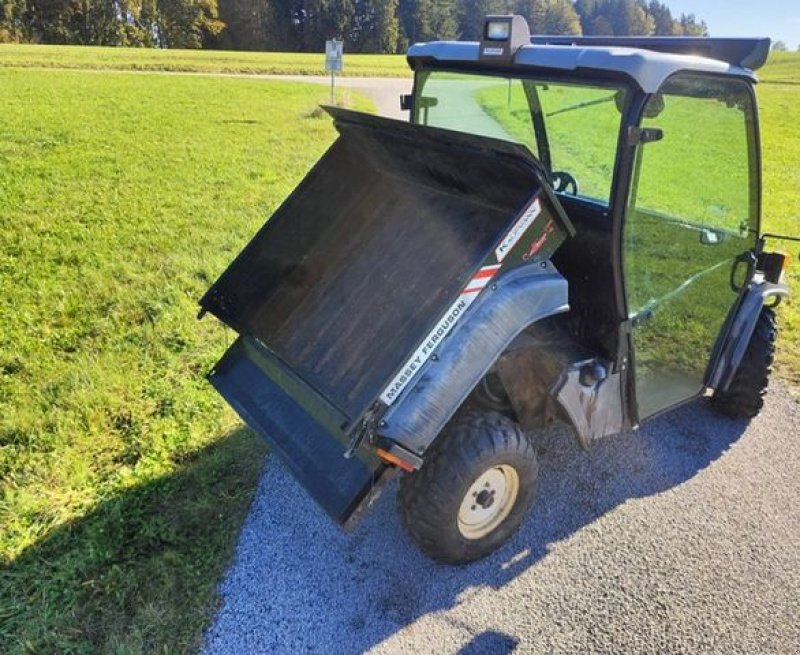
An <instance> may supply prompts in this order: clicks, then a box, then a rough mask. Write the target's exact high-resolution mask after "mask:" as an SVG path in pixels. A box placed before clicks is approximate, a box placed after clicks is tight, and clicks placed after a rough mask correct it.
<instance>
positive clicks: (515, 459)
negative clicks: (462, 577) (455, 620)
mask: <svg viewBox="0 0 800 655" xmlns="http://www.w3.org/2000/svg"><path fill="white" fill-rule="evenodd" d="M538 473H539V468H538V464H537V461H536V453H535V450H534V446H533V443H532V441H531V439H530V437H528V436H527V435H526V434H525V433H524V432H523V431H522V430H521V429H520V428H519V426H518V425H517V424H516V423H514V422H513V421H511V420H510V419H508V418H506V417H505V416H502V415H501V414H498V413H497V412H467V413H464V414H463V415H461V416H458V417H457V418H456V419H454V420H453V421H452V422H451V423H450V424H449V425H448V426H447V427H446V428H445V430H444V431H443V432H442V434H441V435H440V436H439V438H438V439H437V440H436V442H435V443H434V445H433V446H432V447H431V449H430V450H429V451H428V453H427V454H426V457H425V464H424V465H423V466H422V468H421V469H420V470H419V471H417V472H415V473H412V474H411V475H408V476H405V477H404V478H403V479H401V480H400V490H399V494H398V499H399V503H400V509H401V515H402V517H403V522H404V523H405V526H406V529H407V530H408V532H409V534H410V535H411V537H412V538H413V539H414V541H415V542H416V544H417V545H418V546H419V548H420V550H422V551H423V552H424V553H425V554H426V555H428V556H429V557H431V558H433V559H435V560H437V561H439V562H443V563H447V564H465V563H467V562H472V561H474V560H477V559H480V558H482V557H485V556H486V555H488V554H489V553H491V552H493V551H494V550H496V549H497V548H499V547H500V546H501V545H502V544H503V543H504V542H505V541H506V540H507V539H508V538H509V537H511V535H513V534H514V532H516V530H517V528H519V526H520V524H521V523H522V521H523V520H524V518H525V517H526V516H527V514H528V511H529V510H530V508H531V506H532V505H533V502H534V500H535V497H536V485H537V480H538Z"/></svg>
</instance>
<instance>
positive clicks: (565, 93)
mask: <svg viewBox="0 0 800 655" xmlns="http://www.w3.org/2000/svg"><path fill="white" fill-rule="evenodd" d="M539 97H540V98H541V102H542V110H543V111H544V117H545V122H546V124H547V139H548V142H549V144H550V157H551V160H552V166H553V171H563V172H565V173H568V174H569V175H570V176H571V177H572V178H574V179H575V181H576V183H577V187H578V188H577V190H578V195H580V196H583V197H584V198H591V199H592V200H599V201H600V202H602V203H604V204H608V202H609V198H610V197H611V182H612V179H613V177H614V163H615V161H616V156H617V139H618V138H619V125H620V119H621V117H622V111H621V109H622V107H624V103H625V92H624V91H623V90H621V89H616V88H606V87H591V86H578V85H565V84H549V85H542V87H541V89H540V92H539Z"/></svg>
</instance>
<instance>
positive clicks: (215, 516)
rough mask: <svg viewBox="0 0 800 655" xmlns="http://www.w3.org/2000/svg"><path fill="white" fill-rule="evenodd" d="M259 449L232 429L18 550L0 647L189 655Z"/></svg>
mask: <svg viewBox="0 0 800 655" xmlns="http://www.w3.org/2000/svg"><path fill="white" fill-rule="evenodd" d="M265 452H266V449H265V447H264V446H263V444H262V442H261V441H260V439H258V437H256V436H255V435H254V434H253V433H251V432H249V431H247V430H244V429H238V430H235V431H234V432H232V433H230V434H228V435H226V436H224V437H221V438H220V439H218V440H217V441H215V442H214V443H213V444H212V445H210V446H208V447H206V448H204V449H203V450H200V451H198V452H197V453H194V454H193V455H192V456H191V457H188V458H186V460H185V461H183V462H181V468H180V470H179V471H178V472H177V473H175V474H174V475H170V476H165V477H163V478H159V479H156V480H154V481H152V482H149V483H146V484H142V485H139V486H136V487H133V488H131V489H129V490H127V491H125V492H124V493H121V494H120V495H118V496H115V497H112V498H109V499H107V500H105V501H103V502H101V503H100V504H99V505H98V506H97V507H96V508H95V509H94V510H93V511H92V512H91V513H89V514H87V515H85V516H83V517H81V518H79V519H76V520H74V521H72V522H70V523H67V524H65V525H63V526H61V527H59V528H57V529H56V530H54V531H53V532H51V533H50V534H48V535H47V536H46V537H45V538H44V539H42V540H40V541H39V542H38V543H36V544H35V545H33V546H31V547H29V548H28V549H27V550H25V551H24V552H23V553H22V554H21V555H20V556H19V557H18V558H16V559H15V560H14V561H12V562H11V563H10V564H9V565H8V566H7V567H6V568H5V570H3V571H2V573H0V608H1V609H0V652H3V653H12V652H37V653H46V652H49V653H56V652H58V653H66V652H91V653H98V652H123V653H137V652H170V653H174V652H194V651H195V650H196V649H197V646H198V644H199V638H200V636H201V634H202V630H203V628H204V627H205V626H206V625H207V623H208V621H209V620H210V618H211V617H212V615H213V612H214V610H215V609H216V608H215V601H216V586H217V583H218V580H219V577H220V576H221V574H222V572H223V570H224V567H225V566H226V565H227V563H228V562H229V561H230V556H231V553H232V551H233V547H234V545H235V542H236V538H237V536H238V534H239V528H240V527H241V522H242V520H243V518H244V516H245V513H246V511H247V507H248V506H249V504H250V500H251V498H252V494H253V490H254V488H255V485H256V483H257V480H258V475H259V473H260V471H261V468H262V463H263V460H264V454H265Z"/></svg>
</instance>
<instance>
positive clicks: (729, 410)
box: [711, 307, 778, 419]
mask: <svg viewBox="0 0 800 655" xmlns="http://www.w3.org/2000/svg"><path fill="white" fill-rule="evenodd" d="M777 338H778V326H777V323H776V320H775V312H774V310H772V309H770V308H769V307H765V308H764V309H762V310H761V315H760V316H759V317H758V323H757V324H756V329H755V330H754V331H753V336H752V337H750V343H749V344H748V345H747V350H746V351H745V354H744V358H743V359H742V363H741V364H740V365H739V368H738V369H737V371H736V374H735V375H734V377H733V381H732V382H731V385H730V387H728V389H727V390H726V391H717V392H716V393H715V394H714V396H713V397H712V399H711V403H712V405H713V406H714V408H715V409H717V411H719V412H721V413H722V414H725V415H726V416H730V417H731V418H737V419H741V418H754V417H755V416H758V414H759V412H760V411H761V409H762V408H763V407H764V394H766V392H767V385H768V384H769V376H770V373H771V372H772V362H773V360H774V359H775V341H776V339H777Z"/></svg>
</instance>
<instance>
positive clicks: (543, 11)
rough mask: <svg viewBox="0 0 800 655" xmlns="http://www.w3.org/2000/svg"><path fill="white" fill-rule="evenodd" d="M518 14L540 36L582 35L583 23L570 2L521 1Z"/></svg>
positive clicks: (560, 0) (554, 0) (517, 7)
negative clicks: (523, 17)
mask: <svg viewBox="0 0 800 655" xmlns="http://www.w3.org/2000/svg"><path fill="white" fill-rule="evenodd" d="M516 12H517V13H518V14H521V15H522V16H525V18H526V19H527V21H528V24H529V25H530V27H531V31H532V32H534V33H538V34H582V33H583V31H582V30H581V22H580V18H579V17H578V14H577V13H576V11H575V7H574V6H573V5H572V3H571V2H569V0H520V2H518V3H517V6H516Z"/></svg>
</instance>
